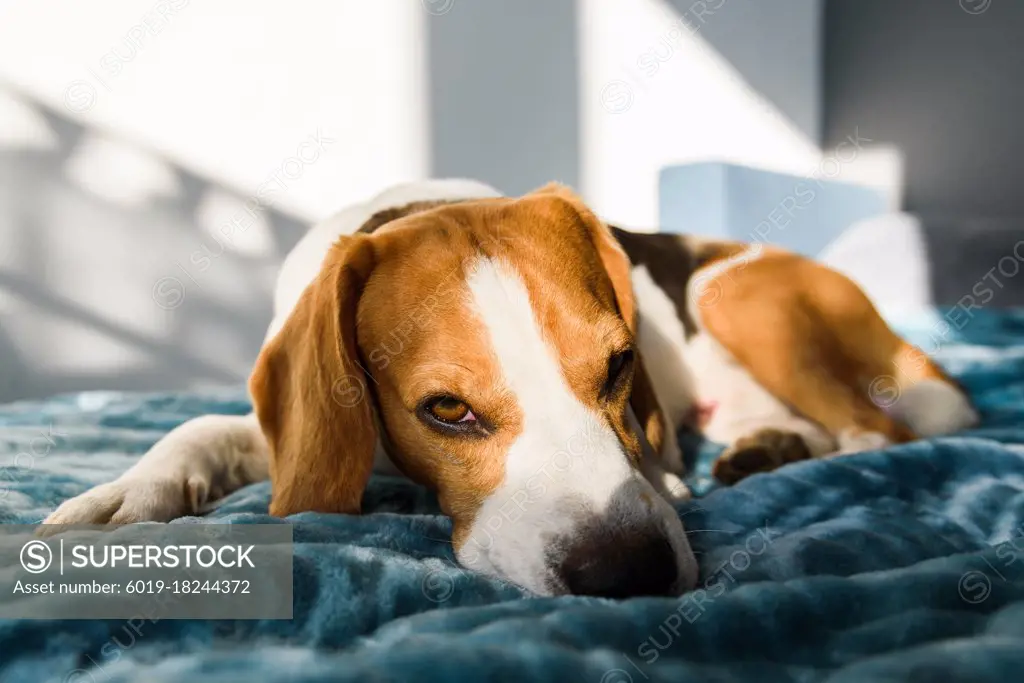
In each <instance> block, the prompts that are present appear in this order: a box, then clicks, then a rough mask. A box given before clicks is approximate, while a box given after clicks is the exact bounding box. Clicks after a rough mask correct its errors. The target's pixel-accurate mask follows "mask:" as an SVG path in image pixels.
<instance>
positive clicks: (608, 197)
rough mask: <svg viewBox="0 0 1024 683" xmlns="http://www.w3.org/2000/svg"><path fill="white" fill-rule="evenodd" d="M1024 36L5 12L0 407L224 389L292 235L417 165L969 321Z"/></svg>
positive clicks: (910, 13)
mask: <svg viewBox="0 0 1024 683" xmlns="http://www.w3.org/2000/svg"><path fill="white" fill-rule="evenodd" d="M1022 34H1024V3H1019V2H1013V1H1011V0H771V1H770V2H766V1H764V0H700V1H697V2H695V1H694V0H516V1H515V2H509V1H507V0H374V1H373V2H369V1H367V0H358V1H357V0H295V1H294V2H289V3H281V2H274V1H272V0H202V1H201V2H200V1H199V0H104V2H102V3H97V2H90V3H83V2H75V1H74V0H0V401H9V400H14V399H22V398H35V397H43V396H47V395H51V394H55V393H61V392H70V391H78V390H85V389H113V390H120V389H124V390H175V389H183V388H194V387H203V386H211V385H226V384H238V383H240V382H242V381H243V380H244V378H245V377H246V376H247V374H248V371H249V369H250V366H251V364H252V361H253V360H254V358H255V356H256V353H257V351H258V349H259V344H260V342H261V341H262V338H263V334H264V331H265V328H266V324H267V323H268V322H269V319H270V304H271V292H272V288H273V282H274V276H275V273H276V269H277V266H278V264H279V263H280V262H281V260H282V259H283V257H284V255H285V254H286V253H287V252H288V250H289V249H290V247H291V246H292V245H293V244H294V243H295V242H296V240H297V239H298V238H299V237H300V236H301V234H302V233H303V231H304V230H305V229H306V228H307V226H308V225H309V224H310V223H311V222H312V221H316V220H318V219H322V218H324V217H326V216H328V215H329V214H331V213H333V212H334V211H336V210H338V209H339V208H342V207H344V206H345V205H346V204H349V203H351V202H355V201H360V200H363V199H366V198H368V197H369V196H370V195H372V194H374V193H376V192H378V191H380V190H382V189H384V188H385V187H387V186H388V185H390V184H392V183H396V182H402V181H407V180H415V179H418V178H424V177H431V176H433V177H444V176H465V177H472V178H476V179H480V180H483V181H485V182H488V183H491V184H492V185H494V186H495V187H497V188H498V189H500V190H502V191H504V192H507V193H512V194H517V193H522V192H526V191H528V190H530V189H532V188H535V187H538V186H540V185H543V184H544V183H546V182H548V181H550V180H560V181H562V182H565V183H568V184H570V185H572V186H574V187H575V188H577V189H578V190H579V191H580V192H581V193H582V195H583V196H584V198H585V199H587V200H588V201H589V202H590V203H591V205H592V206H593V207H594V208H595V209H596V210H597V211H598V212H599V213H600V214H601V215H603V216H604V217H605V218H606V219H608V220H610V221H615V222H618V223H619V224H622V225H624V226H628V227H630V228H633V229H636V230H644V231H651V230H658V229H664V230H683V231H687V232H695V233H707V234H715V235H720V236H729V237H733V238H736V239H752V240H760V241H765V242H772V243H778V244H780V245H781V246H786V247H788V248H792V249H796V250H798V251H801V252H804V253H807V254H809V255H813V256H816V257H818V258H821V259H823V260H825V261H826V262H829V263H831V264H833V265H835V266H836V267H837V268H840V269H842V270H845V271H846V272H848V273H850V274H851V276H853V277H855V278H856V279H857V280H858V281H859V282H861V283H862V284H863V285H864V286H865V288H867V289H868V290H869V292H870V294H871V295H872V296H873V297H874V298H875V300H876V302H877V303H879V305H880V306H881V307H883V308H884V309H885V311H886V312H887V313H888V314H891V315H898V313H899V311H902V310H906V309H911V308H915V307H927V306H933V307H937V310H938V311H940V314H939V317H938V320H939V322H938V323H937V324H939V325H941V324H943V323H942V319H943V318H944V319H945V320H946V321H947V322H948V323H951V324H953V325H954V326H955V327H957V328H958V329H959V324H958V323H954V322H953V321H954V318H955V319H958V320H960V319H963V316H964V315H966V316H968V317H970V316H972V311H974V310H977V309H979V308H985V307H1002V306H1011V305H1021V304H1024V277H1019V278H1017V279H1014V278H1015V277H1016V276H1017V273H1018V271H1019V270H1021V268H1022V265H1024V242H1022V241H1021V240H1024V229H1022V226H1024V223H1022V222H1021V221H1020V215H1021V213H1022V211H1024V196H1022V193H1021V192H1019V191H1017V187H1016V185H1017V179H1018V176H1019V173H1018V170H1019V165H1020V164H1021V159H1022V158H1024V157H1022V154H1021V152H1024V138H1022V137H1021V135H1020V134H1019V125H1018V122H1017V120H1018V118H1019V116H1018V114H1017V112H1018V111H1019V110H1017V108H1016V105H1017V104H1020V103H1021V101H1022V100H1024V92H1022V91H1021V87H1020V85H1019V84H1020V83H1021V78H1020V74H1021V73H1022V72H1024V44H1022V43H1021V41H1020V36H1021V35H1022ZM1019 148H1020V149H1019ZM965 311H966V313H965ZM951 316H953V317H951Z"/></svg>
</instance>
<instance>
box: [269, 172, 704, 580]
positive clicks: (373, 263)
mask: <svg viewBox="0 0 1024 683" xmlns="http://www.w3.org/2000/svg"><path fill="white" fill-rule="evenodd" d="M635 332H636V313H635V309H634V304H633V297H632V291H631V287H630V265H629V261H628V259H627V257H626V255H625V253H623V251H622V250H621V249H620V248H619V246H618V244H617V243H616V242H615V240H614V239H613V237H612V236H611V234H610V232H609V230H608V228H607V227H606V226H605V225H604V224H603V223H602V222H601V221H599V220H598V219H597V218H596V217H595V216H594V215H593V214H592V213H591V212H590V211H589V210H588V209H587V208H586V207H585V206H584V205H583V203H582V202H581V201H580V200H579V199H578V198H577V197H575V196H574V195H573V194H572V193H571V192H569V191H568V190H566V189H564V188H562V187H560V186H548V187H546V188H543V189H542V190H539V191H537V192H534V193H532V194H529V195H526V196H524V197H522V198H519V199H507V198H501V199H485V200H480V201H472V202H465V203H459V204H452V205H448V206H443V207H439V208H434V209H431V210H428V211H423V212H420V213H416V214H413V215H409V216H406V217H403V218H400V219H398V220H394V221H393V222H391V223H388V224H387V225H386V226H384V227H383V228H381V229H380V230H378V231H377V232H375V233H373V234H372V235H354V236H351V237H343V238H341V239H340V240H339V241H338V242H337V243H336V244H335V245H334V247H333V248H332V250H331V251H330V253H329V254H328V256H327V257H326V258H325V260H324V262H323V266H322V269H321V272H320V274H319V275H318V277H317V278H316V279H315V280H314V281H313V283H312V284H310V285H309V287H308V288H307V289H306V291H305V292H304V294H303V295H302V298H301V300H300V302H299V304H298V305H297V306H296V308H295V309H294V311H293V313H292V314H291V316H290V318H289V320H288V321H287V322H286V323H285V326H284V328H283V329H282V330H281V331H280V332H279V333H278V334H277V335H276V337H275V338H274V339H273V340H271V341H270V342H269V343H268V344H267V345H266V347H265V348H264V350H263V353H262V354H261V355H260V358H259V360H258V361H257V364H256V368H255V370H254V372H253V375H252V378H251V380H250V390H251V393H252V396H253V400H254V403H255V406H256V413H257V415H258V417H259V420H260V423H261V425H262V428H263V431H264V433H265V435H266V436H267V439H268V441H269V443H270V449H271V479H272V483H273V500H272V503H271V511H272V512H273V513H274V514H276V515H288V514H292V513H296V512H302V511H307V510H315V511H324V512H345V513H354V512H358V511H359V508H360V499H361V497H362V494H363V489H364V487H365V485H366V482H367V479H368V478H369V476H370V472H371V469H372V467H373V460H374V452H375V446H376V445H377V444H378V443H382V444H383V445H384V447H385V450H386V451H387V453H388V455H389V457H390V458H391V460H392V461H393V462H394V463H395V465H397V466H398V467H399V468H400V469H401V470H402V471H403V472H404V473H405V474H406V475H407V476H409V477H410V478H412V479H413V480H415V481H418V482H420V483H422V484H424V485H426V486H428V487H429V488H431V489H433V490H434V491H436V492H437V494H438V498H439V501H440V503H441V506H442V508H443V509H444V510H445V512H446V513H447V514H448V515H450V516H451V518H452V520H453V525H454V528H453V538H452V542H453V545H454V547H455V551H456V555H457V557H458V559H459V561H460V562H461V563H462V564H464V565H465V566H467V567H469V568H471V569H476V570H479V571H482V572H485V573H490V574H494V575H497V576H500V577H503V578H506V579H509V580H511V581H514V582H516V583H519V584H521V585H523V586H525V587H526V588H528V589H531V590H532V591H534V592H537V593H540V594H560V593H582V594H594V595H606V596H628V595H668V594H678V593H679V592H680V591H682V590H684V589H686V588H688V587H690V586H691V585H692V584H693V583H694V581H695V580H696V576H695V574H696V563H695V561H694V558H693V554H692V552H691V551H690V548H689V545H688V543H687V541H686V537H685V534H684V531H683V527H682V525H681V523H680V521H679V518H678V517H677V515H676V514H675V512H674V511H673V509H672V508H671V506H669V505H668V503H666V502H665V501H664V500H663V499H662V498H660V497H659V496H658V495H657V494H656V493H655V491H654V489H653V488H652V487H651V486H650V485H649V484H648V483H647V482H646V481H645V480H644V478H643V477H642V476H641V474H640V472H639V470H638V463H639V459H640V457H641V441H640V438H639V437H638V435H637V434H636V433H635V431H634V430H633V429H632V428H631V426H630V421H629V419H630V418H629V415H628V414H629V412H630V406H632V412H633V413H634V415H635V417H636V419H637V421H638V424H639V425H641V426H642V430H643V431H644V432H645V434H644V436H645V437H646V438H647V440H648V441H649V442H651V445H652V446H653V447H654V448H655V449H658V448H660V447H661V441H662V439H663V438H670V435H668V434H666V425H665V423H664V420H663V418H662V416H661V414H660V412H659V411H658V408H657V403H656V401H655V400H654V397H653V395H652V393H651V390H650V386H649V382H648V381H647V378H646V375H645V374H644V370H643V366H642V363H641V359H640V357H639V355H638V354H637V350H636V340H635Z"/></svg>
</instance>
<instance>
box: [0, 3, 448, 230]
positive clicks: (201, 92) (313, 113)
mask: <svg viewBox="0 0 1024 683" xmlns="http://www.w3.org/2000/svg"><path fill="white" fill-rule="evenodd" d="M425 7H428V8H429V7H431V5H430V3H426V4H425V5H421V3H420V2H419V1H418V0H410V1H406V0H397V1H396V0H383V1H379V2H365V1H363V0H335V1H331V0H312V1H311V0H300V1H299V2H275V1H273V0H102V2H95V3H94V2H77V1H76V0H18V1H13V2H12V1H8V2H3V3H0V80H5V81H7V82H8V83H10V84H13V85H15V86H17V87H18V88H20V89H21V90H23V91H24V92H27V93H29V94H30V95H32V96H33V97H36V98H39V99H40V100H42V101H44V102H47V103H49V104H51V105H53V106H54V107H56V108H59V109H60V110H62V111H63V112H64V113H66V114H67V115H68V116H69V117H70V118H73V119H75V120H77V121H80V122H82V123H83V124H85V125H87V126H90V127H97V128H99V129H104V130H110V131H114V132H116V133H117V135H118V136H119V137H123V138H127V139H129V140H133V141H137V142H139V143H141V144H142V145H143V146H144V147H146V148H148V149H152V150H155V151H156V152H158V153H159V154H161V155H163V156H165V157H167V158H169V159H170V160H172V161H174V162H176V163H177V164H179V165H181V166H184V167H185V168H188V169H191V170H193V171H195V172H196V173H198V174H200V175H203V176H206V177H212V178H216V179H218V180H220V181H222V182H223V183H224V184H226V185H228V186H229V187H233V188H236V189H238V190H240V191H241V192H243V193H246V194H248V193H254V192H256V190H257V188H259V187H260V186H261V185H263V184H265V183H267V182H268V181H272V179H273V177H274V176H275V174H280V176H281V177H283V178H284V180H283V182H281V183H278V184H279V185H282V186H283V187H282V189H281V190H280V191H279V192H278V193H277V195H276V197H275V202H274V203H275V206H277V207H278V208H281V209H284V210H287V211H290V212H292V213H296V214H298V215H301V216H303V217H310V218H318V217H322V216H324V215H326V214H327V213H329V212H331V211H334V210H336V209H337V208H338V207H340V206H343V205H344V204H346V203H348V202H351V201H355V200H357V199H360V198H362V197H365V195H367V194H368V193H372V192H375V191H377V190H378V189H379V188H380V187H382V186H384V185H387V184H390V183H394V182H398V181H401V180H407V179H410V178H416V177H421V176H423V175H424V174H425V173H426V172H427V170H428V167H429V158H428V155H429V145H428V141H427V139H426V132H427V129H428V122H427V121H426V119H425V112H426V104H425V99H424V98H425V68H426V67H425V59H424V57H425V52H424V44H423V33H424V28H423V27H424V22H425V21H426V20H427V19H428V18H429V17H430V15H429V14H428V12H427V11H425V9H424V8H425ZM442 9H443V7H442ZM311 136H322V137H324V138H328V139H330V140H331V141H332V142H331V145H330V149H329V153H326V154H323V155H321V157H320V158H319V159H317V160H316V162H315V163H313V164H309V165H307V166H306V167H305V168H303V169H301V171H299V170H298V168H297V167H295V166H294V165H293V167H292V168H291V169H289V168H284V169H282V164H284V162H285V161H286V160H287V159H289V158H291V157H295V156H297V154H298V153H299V152H301V151H303V150H299V149H298V148H299V146H300V145H301V144H302V143H303V142H304V141H306V140H308V139H309V138H310V137H311ZM305 155H306V157H307V158H312V156H313V154H312V151H309V150H306V151H305ZM288 175H293V176H297V177H292V178H289V177H287V176H288Z"/></svg>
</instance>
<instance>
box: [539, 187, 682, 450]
mask: <svg viewBox="0 0 1024 683" xmlns="http://www.w3.org/2000/svg"><path fill="white" fill-rule="evenodd" d="M537 192H538V193H540V194H553V195H556V196H558V197H561V198H562V199H564V200H566V201H568V202H571V203H572V204H573V206H574V207H575V208H576V210H577V211H578V212H579V213H580V215H581V216H582V217H583V219H584V221H585V222H586V224H587V225H588V226H590V229H591V236H592V238H593V240H594V245H595V246H596V247H597V253H598V255H599V256H600V258H601V263H602V264H603V265H604V269H605V272H607V273H608V278H609V279H610V280H611V282H612V289H614V290H615V298H616V301H617V302H618V304H619V312H620V313H621V314H622V317H623V318H624V319H625V320H626V324H627V325H629V330H630V332H632V333H633V336H634V337H636V334H637V331H638V326H639V320H638V316H637V310H636V302H635V301H634V299H633V281H632V278H631V273H632V269H633V268H632V264H630V262H629V256H627V255H626V252H625V250H624V249H623V248H622V246H621V245H620V244H619V242H618V240H616V239H615V236H614V235H613V234H612V231H611V229H610V228H609V227H608V225H607V224H606V223H605V222H604V221H602V220H600V219H599V218H598V217H597V216H595V215H594V213H593V212H592V211H591V210H590V209H589V208H588V207H587V205H586V204H585V203H584V202H583V200H582V199H580V198H579V197H578V196H577V195H576V194H575V193H574V192H573V191H572V190H570V189H569V188H567V187H566V186H564V185H561V184H558V183H551V184H549V185H545V186H544V187H542V188H541V189H539V190H537ZM634 368H635V369H634V375H633V393H632V394H631V395H630V399H629V404H630V407H632V408H633V413H634V414H636V418H637V420H638V421H639V422H640V426H641V427H643V430H644V436H645V437H646V438H647V443H649V444H650V445H651V448H653V449H654V452H655V453H658V454H659V455H660V454H661V449H662V446H663V445H664V442H665V434H666V432H667V431H668V428H667V425H668V422H667V420H666V419H665V414H664V413H663V412H662V410H661V406H660V405H659V403H658V399H657V398H656V397H655V395H654V388H653V386H652V384H651V380H650V377H649V376H648V374H647V370H646V368H644V364H643V359H642V358H641V357H640V353H639V352H637V354H636V361H635V363H634Z"/></svg>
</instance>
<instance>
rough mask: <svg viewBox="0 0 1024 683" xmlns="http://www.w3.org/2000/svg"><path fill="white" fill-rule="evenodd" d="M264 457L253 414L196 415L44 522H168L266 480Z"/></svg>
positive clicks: (264, 450) (261, 440)
mask: <svg viewBox="0 0 1024 683" xmlns="http://www.w3.org/2000/svg"><path fill="white" fill-rule="evenodd" d="M267 458H268V454H267V442H266V440H265V439H264V438H263V433H262V432H261V431H260V426H259V423H258V422H257V420H256V416H255V415H253V414H251V413H250V414H249V415H244V416H238V415H204V416H202V417H197V418H195V419H193V420H189V421H188V422H186V423H184V424H182V425H180V426H178V427H177V428H175V429H173V430H172V431H171V432H170V433H168V434H167V435H166V436H165V437H163V438H162V439H160V441H158V442H157V443H156V445H154V446H153V447H152V448H151V449H150V450H149V452H148V453H146V455H145V456H144V457H143V458H142V459H141V460H139V461H138V462H137V463H135V464H134V465H133V466H132V467H131V468H130V469H129V470H128V471H127V472H125V473H124V474H122V475H121V476H120V477H118V478H117V479H116V480H115V481H112V482H109V483H106V484H101V485H99V486H97V487H95V488H92V489H90V490H89V491H86V492H85V493H83V494H82V495H80V496H77V497H75V498H72V499H71V500H68V501H66V502H64V504H63V505H61V506H60V507H59V508H57V510H56V512H54V513H53V514H52V515H50V516H49V517H48V518H47V519H46V520H45V521H44V524H107V523H108V522H109V523H114V524H121V523H129V522H142V521H153V522H167V521H170V520H172V519H174V518H176V517H181V516H183V515H190V514H196V513H198V512H201V511H203V509H204V508H205V507H206V505H207V503H210V502H213V501H215V500H217V499H218V498H220V497H222V496H224V495H226V494H227V493H230V492H231V491H234V490H236V489H239V488H241V487H242V486H245V485H246V484H251V483H253V482H257V481H262V480H264V479H266V478H267V476H268V472H267ZM47 531H49V530H47Z"/></svg>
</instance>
